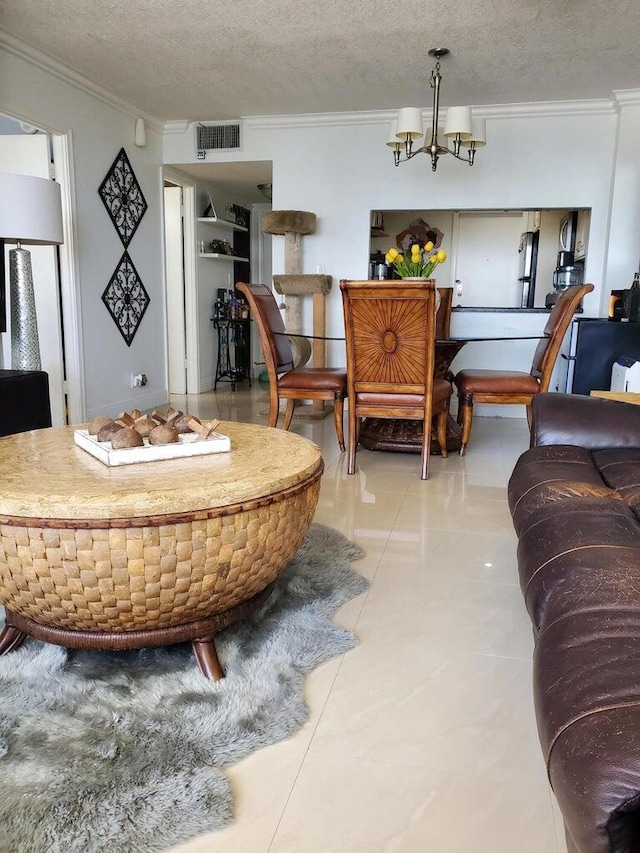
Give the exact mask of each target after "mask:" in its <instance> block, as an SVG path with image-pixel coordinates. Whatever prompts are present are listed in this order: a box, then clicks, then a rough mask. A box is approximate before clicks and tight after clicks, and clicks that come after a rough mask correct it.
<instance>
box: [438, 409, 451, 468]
mask: <svg viewBox="0 0 640 853" xmlns="http://www.w3.org/2000/svg"><path fill="white" fill-rule="evenodd" d="M448 420H449V407H448V406H447V408H446V410H444V411H442V412H440V413H439V414H438V419H437V421H436V423H437V435H438V444H439V445H440V455H441V456H442V458H443V459H446V458H447V456H448V455H449V454H448V451H447V421H448Z"/></svg>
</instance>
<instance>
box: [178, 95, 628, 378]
mask: <svg viewBox="0 0 640 853" xmlns="http://www.w3.org/2000/svg"><path fill="white" fill-rule="evenodd" d="M631 110H633V111H634V115H633V119H634V121H633V122H632V121H631V120H629V119H628V118H627V117H626V116H625V117H624V120H623V119H620V117H619V116H618V115H617V114H616V112H615V110H614V107H613V105H612V104H610V103H608V102H586V103H585V104H584V105H581V104H578V105H571V104H569V105H538V106H536V105H528V106H527V107H526V108H522V109H520V110H519V111H516V112H513V114H509V115H507V114H505V111H503V112H502V113H499V112H498V111H496V114H495V116H493V117H492V116H491V114H488V115H487V138H488V144H487V146H486V148H483V149H482V151H480V152H479V154H478V157H477V159H476V164H475V165H474V167H473V168H469V167H468V166H466V165H464V164H462V163H458V162H455V161H453V158H449V159H447V158H446V157H444V158H442V159H441V161H440V163H439V165H438V171H437V172H436V173H435V174H434V173H433V172H432V171H431V167H430V163H429V161H428V159H427V158H426V157H422V156H419V157H417V158H415V159H414V160H413V161H411V162H410V163H406V164H403V165H401V166H399V167H397V168H396V167H394V165H393V161H392V155H391V153H390V151H389V149H388V148H387V147H386V145H385V142H386V139H387V132H388V124H387V122H386V120H385V117H384V116H380V115H364V114H363V115H361V116H359V115H358V114H354V115H352V116H346V115H345V116H334V117H331V116H320V117H293V116H292V117H279V118H272V119H269V118H265V119H249V120H247V121H246V122H245V128H244V137H243V138H244V149H243V151H242V152H241V153H237V154H234V155H231V156H230V155H228V154H227V155H226V157H225V155H222V154H218V155H216V154H208V157H209V158H211V159H212V160H216V161H224V160H225V159H227V160H231V159H233V160H242V159H247V160H253V159H270V160H272V161H273V208H274V209H298V210H308V211H312V212H314V213H316V215H317V220H318V228H317V233H316V234H315V235H313V236H310V237H305V238H304V239H303V266H304V270H305V272H315V271H316V269H317V267H318V266H319V265H324V267H325V269H326V272H327V273H328V274H330V275H332V276H333V278H334V282H335V284H334V288H333V290H332V292H331V293H330V295H329V299H328V331H329V334H334V335H339V334H341V333H342V330H343V320H342V308H341V302H340V295H339V288H338V286H337V282H339V280H340V279H341V278H365V277H366V276H367V265H368V254H369V240H370V220H369V216H370V211H371V210H389V209H404V210H425V209H427V210H434V209H442V210H456V209H459V210H465V209H491V208H505V209H514V208H515V209H522V208H527V209H534V210H535V209H544V208H549V207H551V208H553V207H555V208H565V209H566V208H574V207H588V208H591V209H592V216H591V236H590V242H589V253H588V262H587V269H586V271H585V278H586V280H587V281H592V282H594V284H596V288H597V289H596V291H595V292H594V293H593V294H591V295H590V296H589V297H587V299H586V300H585V305H584V308H585V313H586V314H587V315H588V316H599V315H603V314H605V313H606V305H607V303H608V298H607V296H606V294H607V292H608V289H609V288H610V287H611V286H613V285H612V284H610V283H609V279H610V277H611V273H610V269H609V266H610V265H611V264H613V263H615V267H612V268H611V270H612V271H613V269H615V271H616V275H615V281H616V282H617V281H620V279H623V280H625V281H627V282H629V283H630V282H631V280H632V278H633V272H634V271H635V269H636V268H637V266H638V256H639V254H640V228H636V229H635V233H634V235H633V240H630V239H628V238H627V239H626V241H623V243H622V244H620V245H619V248H618V251H617V253H616V257H615V261H614V260H613V259H608V257H607V249H608V239H609V225H610V222H612V221H617V220H618V219H621V220H623V221H624V222H625V223H627V222H629V221H634V220H638V218H639V212H638V210H639V208H638V202H639V199H640V193H638V192H636V188H635V184H636V183H637V182H638V175H639V174H640V161H638V158H637V157H635V158H634V157H633V143H632V139H633V131H634V129H637V127H636V125H637V122H639V121H640V117H638V116H636V115H635V112H636V111H637V108H635V107H625V109H624V110H623V112H627V111H631ZM619 120H620V121H621V126H622V127H623V128H624V130H625V137H624V138H625V146H624V147H622V145H621V150H620V152H618V151H617V147H616V146H617V130H618V121H619ZM170 130H171V132H167V133H165V137H164V155H163V156H164V160H165V162H167V163H181V162H195V150H194V145H193V136H192V128H191V127H185V128H182V129H181V128H179V127H178V126H172V127H171V128H170ZM636 138H637V134H636ZM616 157H618V160H619V163H618V161H617V160H616ZM618 165H619V166H620V167H621V168H624V171H625V176H624V180H622V179H620V180H619V181H618V180H616V181H615V182H614V181H613V176H614V175H615V173H616V168H617V166H618ZM627 172H631V173H632V180H631V181H630V180H629V175H628V174H626V173H627ZM618 183H619V184H620V186H618ZM630 183H631V189H630V190H629V189H628V187H629V184H630ZM614 189H615V193H614V192H613V190H614ZM612 195H613V209H611V205H612ZM630 227H631V226H627V227H626V228H625V229H623V230H624V231H625V232H628V231H629V229H630ZM616 245H618V242H616ZM283 268H284V240H283V239H282V238H277V237H274V238H273V271H274V273H278V272H281V271H282V270H283ZM617 286H619V285H617ZM498 317H499V315H498ZM523 317H524V315H517V316H510V315H509V319H508V323H509V327H511V328H513V332H514V334H518V333H519V332H520V330H521V329H522V333H523V334H524V333H527V332H526V331H525V329H526V330H527V331H528V333H529V334H532V333H535V332H531V331H530V330H529V327H530V325H531V323H532V322H533V323H534V325H535V327H536V328H537V327H539V328H540V329H542V326H543V325H544V322H545V321H546V316H545V315H544V314H540V315H537V316H535V317H534V320H533V321H531V320H528V319H523ZM459 318H460V315H457V316H456V318H455V319H454V330H455V329H456V325H457V324H460V325H464V326H465V328H466V327H467V326H468V325H469V324H471V326H472V331H475V332H476V333H482V332H483V330H485V329H486V334H489V333H490V330H491V329H493V328H500V329H502V328H505V324H504V317H503V318H502V319H495V318H494V317H492V316H490V315H489V314H484V313H481V312H480V313H474V314H473V315H472V316H471V317H470V318H465V320H464V321H462V320H461V319H459ZM310 319H311V318H310V312H308V313H307V315H306V316H305V322H306V328H307V329H310ZM344 357H345V356H344V347H343V346H342V345H341V344H333V345H331V347H330V351H329V360H330V361H329V363H331V364H340V363H344ZM467 359H468V360H469V362H472V363H473V364H476V365H477V366H483V363H482V362H483V359H482V358H481V357H478V354H477V353H475V352H473V351H472V348H471V347H467V348H465V349H464V350H463V351H462V352H461V354H460V355H459V356H458V359H457V362H456V364H457V366H458V367H460V366H464V364H465V361H466V360H467ZM487 360H488V361H493V356H491V358H489V359H487ZM487 366H488V365H487ZM513 367H514V368H518V367H522V368H524V369H527V370H528V369H529V367H530V354H529V353H528V352H527V353H526V354H523V357H522V359H515V360H514V363H513Z"/></svg>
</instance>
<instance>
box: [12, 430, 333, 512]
mask: <svg viewBox="0 0 640 853" xmlns="http://www.w3.org/2000/svg"><path fill="white" fill-rule="evenodd" d="M77 428H78V427H57V428H53V429H43V430H34V431H32V432H25V433H20V434H18V435H11V436H7V437H5V438H0V517H1V516H5V517H6V516H11V517H21V518H25V517H26V518H42V519H52V518H54V519H55V518H59V519H115V518H139V517H145V516H152V515H165V514H166V515H170V514H176V513H183V512H193V511H197V510H204V509H214V508H217V507H224V506H228V505H230V504H237V503H240V502H242V501H248V500H253V499H255V498H260V497H264V496H266V495H270V494H273V493H274V492H278V491H280V490H282V489H286V488H288V487H290V486H293V485H295V484H296V483H299V482H302V481H303V480H305V479H307V477H309V476H311V475H312V474H313V473H314V472H316V471H317V470H318V467H319V466H320V465H321V464H322V458H321V455H320V448H319V447H318V446H317V445H315V444H313V442H311V441H309V440H307V439H305V438H302V437H301V436H299V435H296V434H295V433H291V432H285V431H284V430H280V429H273V428H270V427H266V426H260V425H256V424H240V423H231V422H224V421H223V422H222V423H221V424H220V426H219V427H218V431H219V432H221V433H223V434H225V435H228V436H229V437H230V438H231V451H230V452H228V453H214V454H211V455H207V456H198V457H194V458H189V459H168V460H164V461H161V462H143V463H140V464H136V465H124V466H118V467H115V468H109V467H108V466H106V465H104V464H103V463H102V462H100V461H99V460H98V459H95V458H94V457H93V456H91V455H90V454H89V453H87V452H86V451H85V450H82V449H81V448H80V447H77V446H76V445H75V444H74V440H73V432H74V429H77ZM0 520H1V518H0Z"/></svg>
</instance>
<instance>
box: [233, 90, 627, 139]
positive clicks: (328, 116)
mask: <svg viewBox="0 0 640 853" xmlns="http://www.w3.org/2000/svg"><path fill="white" fill-rule="evenodd" d="M629 91H631V90H629ZM633 91H634V94H635V96H636V97H637V98H638V99H639V100H638V102H639V103H640V91H638V92H635V90H633ZM472 109H473V114H474V115H475V116H477V117H479V118H490V119H512V118H542V117H556V116H575V115H611V114H613V113H615V112H616V106H615V104H614V102H613V101H612V100H611V99H608V98H602V99H597V100H596V99H592V100H583V101H540V102H532V103H527V104H489V105H485V106H474V107H472ZM431 112H432V111H431V110H430V109H427V108H425V109H423V111H422V116H423V118H425V119H427V118H430V117H431ZM442 112H443V115H444V114H445V113H446V108H444V109H443V110H442ZM396 115H397V110H379V111H376V112H344V113H304V114H300V115H277V116H245V117H244V118H243V119H242V121H243V122H244V123H245V125H246V126H247V127H252V128H256V129H262V130H269V129H272V130H276V129H280V128H296V127H341V126H346V125H349V126H354V125H373V124H383V123H389V122H390V121H391V120H392V119H394V118H395V117H396Z"/></svg>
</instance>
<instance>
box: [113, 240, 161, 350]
mask: <svg viewBox="0 0 640 853" xmlns="http://www.w3.org/2000/svg"><path fill="white" fill-rule="evenodd" d="M102 301H103V302H104V304H105V305H106V306H107V310H108V311H109V314H111V316H112V317H113V321H114V323H115V324H116V326H117V327H118V330H119V332H120V334H121V335H122V337H123V338H124V339H125V341H126V343H127V346H128V347H130V346H131V341H132V340H133V339H134V337H135V334H136V332H137V331H138V326H139V325H140V323H141V321H142V318H143V317H144V312H145V311H146V310H147V307H148V305H149V302H150V301H151V299H150V298H149V294H148V293H147V291H146V290H145V288H144V284H143V283H142V281H141V280H140V276H139V275H138V271H137V270H136V268H135V267H134V265H133V261H132V260H131V258H130V257H129V253H128V252H125V253H124V255H123V256H122V257H121V258H120V263H119V264H118V266H117V267H116V269H115V272H114V273H113V275H112V276H111V281H110V282H109V284H108V285H107V287H106V289H105V291H104V293H103V294H102Z"/></svg>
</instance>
